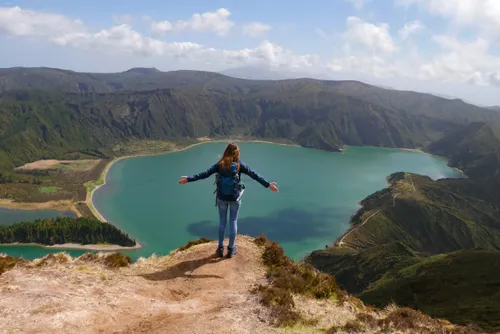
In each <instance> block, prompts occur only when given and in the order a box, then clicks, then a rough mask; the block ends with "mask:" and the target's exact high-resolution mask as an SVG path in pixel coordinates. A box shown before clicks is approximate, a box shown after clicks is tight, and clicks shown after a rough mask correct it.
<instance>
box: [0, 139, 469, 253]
mask: <svg viewBox="0 0 500 334" xmlns="http://www.w3.org/2000/svg"><path fill="white" fill-rule="evenodd" d="M226 144H227V143H225V142H211V143H210V142H209V143H204V144H201V145H197V146H194V147H192V148H189V149H187V150H184V151H178V152H171V153H167V154H162V155H155V156H141V157H135V158H129V159H123V160H119V161H117V162H115V163H114V164H113V166H112V167H111V168H110V170H109V172H108V174H107V176H106V184H105V185H104V186H102V187H100V188H99V189H97V190H96V191H95V192H94V195H93V201H94V205H95V207H96V209H97V210H99V212H100V213H101V214H102V215H103V216H104V217H105V218H106V220H107V221H109V222H110V223H112V224H114V225H115V226H117V227H118V228H120V229H122V230H123V231H124V232H126V233H128V234H129V236H131V237H132V238H135V239H136V240H137V241H138V242H139V243H140V244H141V245H142V248H140V249H137V250H127V251H123V253H124V254H127V255H129V256H131V257H132V258H133V259H134V260H136V259H137V258H138V257H141V256H143V257H148V256H150V255H151V254H153V253H155V254H156V255H167V254H169V253H170V252H171V251H172V250H174V249H176V248H178V247H179V246H182V245H184V244H186V243H187V242H188V241H190V240H195V239H198V238H200V237H207V238H211V239H215V240H216V239H217V233H218V211H217V208H216V207H215V194H214V193H213V192H214V190H215V185H214V179H215V175H212V176H211V177H209V178H207V179H205V180H200V181H197V182H193V183H187V184H184V185H180V184H178V183H177V181H178V180H179V179H180V177H181V176H182V175H192V174H195V173H199V172H202V171H204V170H205V169H207V168H209V167H210V166H212V165H213V164H214V163H216V162H217V160H218V159H219V158H220V157H221V155H222V152H223V151H224V148H225V146H226ZM238 144H239V146H240V150H241V160H242V161H243V162H245V163H246V164H247V165H248V166H249V167H250V168H251V169H253V170H255V171H256V172H257V173H259V174H260V175H261V176H263V177H264V178H265V179H267V180H268V181H275V182H276V183H277V186H278V188H279V192H278V193H273V192H272V191H271V190H269V189H266V188H264V187H262V186H261V185H260V184H259V183H257V182H256V181H254V180H252V179H251V178H250V177H249V176H247V175H244V174H242V181H243V182H244V183H245V186H246V190H245V193H244V195H243V197H242V205H241V208H240V214H239V219H238V234H246V235H250V236H258V235H260V234H262V233H263V234H266V235H267V236H268V238H269V239H271V240H273V241H277V242H278V243H279V244H280V245H281V246H282V247H283V248H284V250H285V253H286V254H287V255H288V256H290V257H291V258H292V259H294V260H300V259H301V258H302V257H303V256H305V255H307V254H308V253H309V252H311V251H313V250H315V249H319V248H324V247H325V246H326V245H330V244H331V243H333V242H334V241H335V240H336V239H337V238H338V237H339V236H340V235H342V234H343V233H344V232H345V231H346V230H347V229H348V227H349V219H350V217H351V215H353V214H355V213H356V211H357V210H358V209H359V204H358V202H359V201H361V200H362V199H363V198H365V197H366V196H368V195H370V194H372V193H373V192H375V191H377V190H380V189H382V188H385V187H386V186H387V183H386V177H387V176H388V175H389V174H391V173H394V172H400V171H404V172H413V173H419V174H424V175H428V176H430V177H431V178H433V179H440V178H459V177H463V175H462V174H461V173H460V172H459V171H458V170H456V169H454V168H451V167H448V166H447V161H446V160H445V159H443V158H441V157H436V156H432V155H429V154H425V153H421V152H415V151H409V150H402V149H392V148H379V147H347V148H346V149H345V151H344V152H343V153H330V152H324V151H319V150H313V149H306V148H302V147H295V146H285V145H277V144H268V143H262V142H239V143H238ZM227 228H228V230H229V226H227ZM237 244H238V239H236V245H237ZM226 245H227V242H226ZM58 251H61V250H57V249H44V248H41V247H31V246H28V247H27V246H0V253H7V254H9V255H12V256H23V257H24V258H34V257H40V256H43V255H45V254H48V253H54V252H58ZM64 251H67V252H68V253H70V254H72V255H74V256H78V255H80V254H83V253H84V252H85V251H81V250H64ZM214 252H215V248H214Z"/></svg>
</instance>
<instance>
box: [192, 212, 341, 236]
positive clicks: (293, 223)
mask: <svg viewBox="0 0 500 334" xmlns="http://www.w3.org/2000/svg"><path fill="white" fill-rule="evenodd" d="M335 211H336V210H332V209H328V210H327V209H322V210H316V209H315V210H314V211H306V210H300V209H296V208H288V209H284V210H280V211H276V212H273V213H271V214H270V215H267V216H263V217H257V216H251V217H245V218H239V219H238V234H244V235H249V236H252V237H256V236H258V235H260V234H266V235H267V237H268V238H269V239H271V240H273V241H278V242H292V243H297V242H301V241H305V240H308V239H317V238H325V237H326V238H328V239H329V238H331V239H335V238H336V237H337V236H336V235H335V234H336V233H338V234H339V235H340V234H341V233H342V232H344V231H343V229H344V226H343V225H342V226H341V225H340V224H345V223H347V222H348V220H349V217H346V216H345V214H342V215H341V214H336V213H335ZM341 211H342V210H341ZM228 218H229V217H228ZM218 225H219V217H218V213H217V214H216V217H214V219H211V220H202V221H199V222H195V223H192V224H189V225H188V227H187V229H188V231H189V233H191V234H193V235H198V236H205V237H211V238H215V239H217V235H218ZM228 231H229V219H228V226H226V237H227V236H228Z"/></svg>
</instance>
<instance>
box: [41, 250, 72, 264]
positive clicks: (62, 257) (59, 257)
mask: <svg viewBox="0 0 500 334" xmlns="http://www.w3.org/2000/svg"><path fill="white" fill-rule="evenodd" d="M68 259H69V258H68V255H67V254H65V253H57V254H49V255H47V256H45V257H43V258H42V259H40V261H38V263H37V264H36V266H37V267H42V266H45V265H49V264H54V263H66V262H68Z"/></svg>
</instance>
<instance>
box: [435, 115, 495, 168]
mask: <svg viewBox="0 0 500 334" xmlns="http://www.w3.org/2000/svg"><path fill="white" fill-rule="evenodd" d="M427 149H428V150H429V151H430V152H432V153H434V154H439V155H443V156H445V157H447V158H449V160H450V162H449V165H450V166H453V167H457V168H459V169H461V170H463V171H464V172H465V173H466V174H467V175H469V176H471V177H483V176H491V175H495V174H496V173H498V171H499V168H500V123H499V124H488V123H471V124H469V125H467V126H464V127H461V128H458V129H457V130H455V131H452V132H451V133H449V134H448V135H446V136H445V137H443V138H442V139H440V140H438V141H436V142H433V143H431V144H430V145H429V146H428V148H427Z"/></svg>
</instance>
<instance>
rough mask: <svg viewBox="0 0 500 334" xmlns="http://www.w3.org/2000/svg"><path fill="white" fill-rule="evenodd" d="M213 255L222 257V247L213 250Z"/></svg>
mask: <svg viewBox="0 0 500 334" xmlns="http://www.w3.org/2000/svg"><path fill="white" fill-rule="evenodd" d="M215 256H216V257H223V256H224V247H218V248H217V250H216V251H215Z"/></svg>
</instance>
